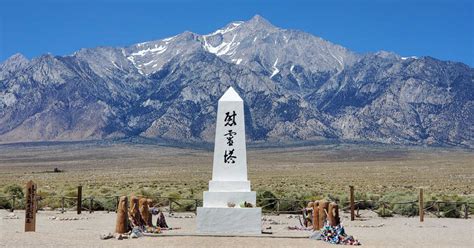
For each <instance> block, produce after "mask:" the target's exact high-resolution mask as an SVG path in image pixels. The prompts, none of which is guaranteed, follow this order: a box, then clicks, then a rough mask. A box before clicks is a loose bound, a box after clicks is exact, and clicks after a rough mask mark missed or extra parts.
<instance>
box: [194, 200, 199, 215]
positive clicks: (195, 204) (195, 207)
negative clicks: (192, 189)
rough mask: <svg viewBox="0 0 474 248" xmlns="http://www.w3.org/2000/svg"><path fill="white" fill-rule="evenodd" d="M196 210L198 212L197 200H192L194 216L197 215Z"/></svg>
mask: <svg viewBox="0 0 474 248" xmlns="http://www.w3.org/2000/svg"><path fill="white" fill-rule="evenodd" d="M197 210H198V200H197V199H194V213H195V214H197Z"/></svg>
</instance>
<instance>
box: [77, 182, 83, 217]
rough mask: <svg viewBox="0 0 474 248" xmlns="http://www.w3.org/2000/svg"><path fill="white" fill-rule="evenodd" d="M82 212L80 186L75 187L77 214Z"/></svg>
mask: <svg viewBox="0 0 474 248" xmlns="http://www.w3.org/2000/svg"><path fill="white" fill-rule="evenodd" d="M81 211H82V185H79V186H77V214H81Z"/></svg>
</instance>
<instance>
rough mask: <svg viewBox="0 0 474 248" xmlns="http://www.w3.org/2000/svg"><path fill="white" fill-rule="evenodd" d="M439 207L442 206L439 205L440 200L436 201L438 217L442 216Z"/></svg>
mask: <svg viewBox="0 0 474 248" xmlns="http://www.w3.org/2000/svg"><path fill="white" fill-rule="evenodd" d="M439 208H440V206H439V202H438V201H436V212H437V216H438V218H440V217H441V214H440V213H439V211H440V210H439Z"/></svg>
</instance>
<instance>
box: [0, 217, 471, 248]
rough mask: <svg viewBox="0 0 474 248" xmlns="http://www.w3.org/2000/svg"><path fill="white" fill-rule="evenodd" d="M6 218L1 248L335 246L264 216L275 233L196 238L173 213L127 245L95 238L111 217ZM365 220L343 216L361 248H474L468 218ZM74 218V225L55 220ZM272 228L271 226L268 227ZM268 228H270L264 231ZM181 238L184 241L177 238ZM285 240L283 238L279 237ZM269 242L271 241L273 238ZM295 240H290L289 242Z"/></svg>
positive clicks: (191, 224) (108, 227)
mask: <svg viewBox="0 0 474 248" xmlns="http://www.w3.org/2000/svg"><path fill="white" fill-rule="evenodd" d="M9 214H10V213H9V212H7V211H5V210H1V211H0V217H2V218H0V247H157V246H158V247H337V245H332V244H328V243H325V242H323V241H319V240H312V239H309V238H308V237H309V235H310V234H311V231H304V230H288V226H299V221H298V219H296V218H288V217H289V215H279V216H275V215H266V216H264V218H266V221H264V222H263V228H264V229H265V230H267V231H272V232H273V234H271V235H270V234H264V235H261V236H260V237H199V236H193V235H195V219H194V218H177V217H179V216H183V217H185V216H188V217H189V216H193V217H194V214H193V213H176V214H175V215H174V217H169V216H168V215H166V216H168V217H167V222H168V225H169V226H170V227H173V228H180V229H177V230H169V231H163V233H162V234H158V235H157V236H155V237H140V238H138V239H130V240H116V239H108V240H101V239H100V238H99V236H100V235H101V234H106V233H108V232H113V228H114V225H115V217H116V216H115V213H112V212H111V213H106V212H95V213H92V214H89V213H83V214H81V215H77V214H76V213H73V212H68V213H65V214H61V213H59V212H55V211H46V212H41V211H40V212H39V213H38V215H37V217H38V219H37V229H36V230H37V231H36V232H35V233H31V232H30V233H25V232H23V228H24V226H23V225H24V211H15V214H16V216H18V219H3V218H4V217H5V216H8V215H9ZM361 216H363V218H358V220H356V221H350V220H349V216H348V215H347V214H344V215H343V223H344V226H345V228H346V232H347V233H348V234H349V235H353V236H354V237H355V238H356V239H358V240H359V241H360V242H361V243H362V247H473V246H474V235H473V233H474V221H473V220H472V219H468V220H465V219H438V218H426V219H425V221H424V222H423V223H420V222H419V220H418V218H406V217H393V218H385V219H384V218H380V217H377V216H375V215H374V214H373V213H371V212H368V211H363V212H362V213H361ZM52 217H57V218H61V219H65V218H70V219H72V218H74V217H78V220H57V219H56V220H53V219H52ZM270 223H273V224H270ZM268 227H271V229H267V228H268ZM181 235H182V236H181ZM282 236H284V237H285V238H278V237H282ZM272 237H273V238H272ZM289 237H293V238H289Z"/></svg>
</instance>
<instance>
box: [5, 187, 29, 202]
mask: <svg viewBox="0 0 474 248" xmlns="http://www.w3.org/2000/svg"><path fill="white" fill-rule="evenodd" d="M3 192H4V193H5V194H6V195H7V196H15V197H16V198H19V199H23V197H25V194H24V193H23V187H21V186H19V185H16V184H11V185H7V186H6V187H5V189H4V190H3Z"/></svg>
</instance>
